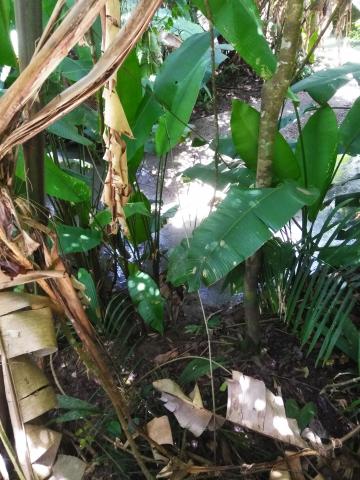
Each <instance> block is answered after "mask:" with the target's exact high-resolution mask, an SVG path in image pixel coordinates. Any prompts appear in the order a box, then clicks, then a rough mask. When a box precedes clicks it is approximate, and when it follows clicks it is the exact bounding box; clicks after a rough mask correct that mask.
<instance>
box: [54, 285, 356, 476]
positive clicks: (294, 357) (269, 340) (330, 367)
mask: <svg viewBox="0 0 360 480" xmlns="http://www.w3.org/2000/svg"><path fill="white" fill-rule="evenodd" d="M206 315H207V316H212V318H214V315H217V316H218V319H217V322H216V327H215V328H213V329H211V331H210V333H211V345H212V357H213V359H215V360H216V361H217V362H219V363H220V364H221V365H223V367H224V368H225V369H227V370H229V371H231V370H232V369H234V370H238V371H241V372H243V373H244V374H246V375H249V376H252V377H254V378H257V379H261V380H263V381H264V382H265V384H266V386H267V387H268V388H269V389H271V390H272V391H273V392H277V391H279V389H281V393H282V396H283V399H284V401H285V402H286V400H289V399H294V400H296V402H297V403H298V405H299V406H300V407H303V406H304V405H305V404H307V403H308V402H313V403H314V404H315V405H316V408H317V415H316V416H315V418H314V419H313V420H312V421H311V424H310V427H311V429H312V430H313V431H314V432H315V433H316V434H317V435H319V437H320V438H321V439H322V441H323V443H324V444H327V443H329V442H330V441H331V439H332V438H340V437H342V436H343V435H344V434H346V433H347V432H349V431H350V430H351V429H352V428H354V425H355V424H356V421H358V420H359V419H357V418H356V417H352V416H351V412H349V411H347V408H348V407H349V406H350V405H351V403H352V402H353V401H354V400H356V399H357V398H358V396H359V391H360V386H359V384H355V386H353V387H352V388H338V389H335V390H334V391H331V389H329V385H333V384H336V382H337V381H343V380H347V379H348V378H350V376H349V377H347V376H346V375H344V372H348V373H349V374H350V373H352V374H354V373H355V365H353V364H352V363H351V361H350V360H349V359H348V358H347V357H345V356H344V355H340V354H337V353H335V354H334V355H333V357H332V359H331V361H329V362H328V363H327V364H326V365H324V366H318V367H315V365H314V363H315V359H316V352H315V353H313V354H312V355H310V356H309V357H306V351H305V350H302V349H301V348H300V345H299V341H298V339H297V338H296V337H294V336H293V335H291V334H289V333H288V332H287V331H286V328H285V326H284V324H283V323H282V322H281V321H280V320H279V319H272V318H266V317H265V318H263V320H262V326H263V341H262V349H261V352H260V353H259V354H257V355H250V354H247V353H246V351H244V348H243V337H244V323H243V309H242V306H241V305H237V306H235V307H232V308H228V309H223V310H221V311H219V312H216V311H215V309H207V311H206ZM127 321H129V322H133V321H134V319H128V320H127ZM203 325H204V320H203V315H202V310H201V308H200V304H199V300H198V298H197V297H196V296H193V295H187V296H186V297H185V300H184V302H183V304H182V305H181V308H180V312H179V315H178V318H177V319H176V320H175V319H172V320H170V319H169V320H168V324H167V329H166V332H165V335H163V336H160V335H157V334H153V333H148V334H144V333H141V331H140V328H139V329H137V330H136V331H135V332H134V334H133V336H132V337H131V338H129V339H128V349H126V348H125V349H124V348H123V347H124V345H121V348H120V350H121V351H128V350H129V349H130V348H131V347H132V346H133V345H134V344H137V347H136V348H135V349H134V350H133V352H132V353H131V354H127V355H126V356H119V355H117V352H119V351H120V350H119V347H120V345H119V346H118V345H117V344H116V343H115V344H108V345H107V348H108V349H109V351H110V352H113V354H112V353H111V359H112V360H113V361H114V363H115V367H116V369H117V372H118V373H119V375H120V377H121V378H122V380H123V382H124V383H126V384H128V387H127V390H128V395H129V405H130V411H131V415H132V419H133V421H136V423H138V424H139V425H140V426H144V425H146V423H147V422H148V421H150V420H151V419H152V418H153V416H162V415H168V416H169V419H170V422H171V426H172V431H173V436H174V441H175V453H176V451H177V448H180V449H181V451H182V452H183V456H184V458H186V459H188V460H189V459H192V460H193V461H194V458H197V456H198V457H199V458H201V459H203V460H204V461H212V459H213V456H214V452H216V457H217V464H218V465H238V464H239V463H243V462H246V463H259V462H266V461H273V460H274V459H276V458H277V457H278V456H279V455H281V454H282V451H283V448H284V447H285V446H284V445H280V444H279V443H278V442H275V441H273V440H272V439H268V438H266V437H264V436H262V435H260V434H257V433H253V432H250V431H247V430H246V429H243V428H241V427H238V426H235V425H233V424H230V423H229V422H226V423H225V425H224V426H223V427H222V428H221V429H220V430H218V432H217V437H216V438H217V448H214V442H213V434H212V433H211V432H205V433H204V434H203V435H202V436H201V437H200V438H198V439H196V438H195V437H193V435H192V434H190V433H189V432H186V431H185V430H183V429H181V428H180V427H179V425H178V423H177V421H176V420H175V418H174V416H173V415H172V414H171V413H170V412H168V411H167V410H166V409H165V408H164V407H163V404H162V402H161V401H160V399H159V397H160V395H159V394H158V393H157V392H155V391H154V389H153V388H152V385H151V383H152V381H154V380H156V379H161V378H170V379H172V380H174V381H176V382H178V383H180V384H181V386H182V388H183V390H184V392H185V393H187V394H188V393H189V392H190V391H191V390H192V389H193V387H194V383H195V381H197V383H198V386H199V388H200V391H201V394H202V397H203V402H204V406H205V408H208V409H211V408H212V400H211V388H210V384H211V382H210V377H209V374H208V373H207V372H205V373H203V374H202V375H199V377H198V378H194V379H192V380H190V381H188V380H187V378H186V377H184V370H185V368H186V367H187V365H189V363H190V362H194V358H195V359H196V358H197V357H202V358H204V359H206V358H208V354H209V351H208V340H207V336H206V333H205V329H204V328H203ZM195 327H198V330H199V331H198V332H197V333H192V332H190V331H189V330H192V331H193V330H194V328H195ZM119 342H120V343H121V339H120V340H119ZM55 360H56V361H55V366H56V372H57V376H58V381H59V383H60V384H61V386H62V387H63V389H64V390H65V392H66V394H67V395H71V396H74V397H77V398H82V399H84V400H87V401H90V402H91V403H94V404H95V405H98V407H99V408H100V409H102V410H103V413H102V414H100V415H97V416H94V417H91V418H90V419H89V420H85V422H84V421H77V422H71V423H70V424H64V425H63V427H64V429H65V432H69V431H71V432H72V434H73V435H74V437H73V438H71V436H70V437H68V445H67V447H65V448H67V450H68V451H69V452H70V453H71V451H73V450H74V449H75V448H76V449H77V450H78V451H77V454H79V446H78V444H79V443H80V444H82V449H80V452H81V454H82V455H83V456H84V458H85V459H86V460H87V461H88V462H89V465H90V467H89V474H88V477H87V478H89V479H90V478H91V479H99V480H100V479H102V478H114V479H117V478H123V477H122V476H119V471H118V469H117V468H116V467H115V464H117V463H119V462H120V464H121V465H124V464H125V465H126V464H127V463H129V462H130V463H129V466H128V468H129V469H130V470H127V472H129V471H131V469H133V471H134V474H131V475H130V476H129V477H128V478H134V479H137V478H139V479H141V478H142V476H141V475H139V474H137V473H135V472H136V466H135V465H134V464H133V462H132V460H131V457H130V458H129V457H128V456H125V455H124V454H123V453H122V452H119V451H117V450H115V449H114V444H111V438H113V437H111V435H110V434H109V433H107V432H106V429H105V433H103V432H104V425H105V424H106V422H108V421H115V417H113V416H112V414H111V409H110V408H109V405H108V401H107V400H106V398H104V396H103V394H102V393H101V391H100V390H99V387H98V385H97V384H96V383H95V382H94V381H92V380H91V379H90V378H89V377H88V375H87V372H86V370H85V369H84V367H83V366H82V364H81V363H80V362H79V361H78V360H77V358H76V354H74V353H73V351H71V350H69V349H66V350H62V351H61V352H60V353H59V354H58V356H57V358H56V359H55ZM340 375H341V376H340ZM228 376H229V375H228V374H227V373H226V372H225V371H224V370H223V369H222V368H216V369H215V370H214V385H215V399H216V407H217V413H218V414H220V415H223V416H225V413H226V402H227V393H226V391H222V390H223V389H222V388H221V386H222V385H223V384H224V381H225V379H226V377H228ZM339 376H340V377H339ZM195 377H196V375H195ZM337 377H339V378H337ZM65 436H66V435H65ZM84 437H85V440H84ZM103 437H106V438H107V439H108V440H109V437H110V443H108V444H106V441H105V442H104V440H101V438H103ZM114 441H115V438H113V442H114ZM99 444H102V447H103V451H102V450H101V449H100V447H99ZM144 447H145V446H144ZM357 448H358V447H357ZM145 451H146V450H145ZM352 451H354V450H352ZM355 451H356V449H355ZM105 452H106V453H105ZM147 455H148V456H149V457H151V452H149V451H148V452H147ZM349 461H350V460H349ZM114 462H115V463H114ZM304 462H305V465H307V467H306V468H308V469H309V470H308V471H309V472H310V471H311V466H310V464H308V463H307V460H306V459H305V460H304ZM354 462H355V464H354V465H353V468H355V467H356V466H357V468H358V467H360V463H359V462H358V463H356V461H355V460H354ZM104 463H105V465H106V466H104ZM194 463H195V464H198V462H197V461H194ZM154 467H155V471H154V473H156V472H158V471H159V470H160V469H161V468H160V466H159V467H156V465H155V466H154ZM326 468H327V470H326V472H327V473H326V476H324V478H325V479H332V478H334V479H340V478H343V477H342V476H341V475H342V474H343V469H341V468H340V467H339V466H334V465H333V464H332V463H331V462H330V464H328V465H327V467H326ZM322 471H325V470H324V469H323V470H322ZM357 471H358V470H357ZM358 472H359V471H358ZM339 475H340V476H339ZM355 475H356V473H355ZM124 478H125V477H124ZM207 478H218V477H215V476H214V477H207ZM221 478H239V476H238V475H237V474H236V475H235V474H234V473H229V474H225V473H223V474H222V477H221ZM252 478H258V479H262V478H266V479H267V478H268V473H267V474H259V475H258V476H253V477H252ZM353 478H354V479H355V478H357V477H356V476H354V477H353Z"/></svg>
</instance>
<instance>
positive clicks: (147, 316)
mask: <svg viewBox="0 0 360 480" xmlns="http://www.w3.org/2000/svg"><path fill="white" fill-rule="evenodd" d="M128 289H129V294H130V297H131V300H132V301H133V302H134V304H135V305H136V308H137V311H138V312H139V315H140V316H141V317H142V319H143V320H144V322H145V323H146V324H147V325H150V326H151V327H152V328H154V329H155V330H157V331H158V332H160V333H163V331H164V304H165V300H164V299H163V298H162V296H161V295H160V290H159V287H158V286H157V285H156V283H155V281H154V280H153V279H152V278H151V277H150V275H148V274H147V273H145V272H136V273H134V274H132V275H130V276H129V278H128Z"/></svg>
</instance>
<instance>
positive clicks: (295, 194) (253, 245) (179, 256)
mask: <svg viewBox="0 0 360 480" xmlns="http://www.w3.org/2000/svg"><path fill="white" fill-rule="evenodd" d="M317 196H318V194H317V192H315V191H314V190H312V191H310V190H305V189H302V188H300V187H298V186H297V185H296V184H294V183H290V182H287V183H284V184H282V185H280V186H278V187H276V188H267V189H248V190H243V189H241V188H239V187H232V188H231V189H230V191H229V193H228V195H227V197H226V198H225V199H224V200H223V201H222V202H221V203H220V204H219V206H218V207H217V210H216V211H214V212H213V213H211V214H210V215H209V217H208V218H206V219H205V220H204V221H203V222H202V223H201V224H200V226H199V227H198V228H196V229H195V230H194V231H193V235H192V237H191V238H190V239H189V246H188V247H187V245H186V243H185V242H183V243H181V244H180V245H179V246H178V247H177V248H176V249H174V251H173V252H172V253H171V255H170V261H169V270H168V279H169V280H170V281H171V282H172V283H173V284H174V285H180V284H182V283H187V284H188V286H189V290H190V291H195V290H197V289H198V288H199V287H200V283H201V280H202V281H203V282H204V283H205V284H206V285H211V284H213V283H215V282H216V281H217V280H220V279H221V278H223V277H224V276H225V275H226V274H227V273H229V272H230V271H231V270H232V269H233V268H234V267H236V265H238V264H240V263H241V262H243V261H244V260H246V258H248V257H249V256H250V255H252V254H253V253H255V252H256V251H257V250H258V249H259V248H260V247H261V246H262V245H263V244H264V243H265V242H267V241H268V240H269V239H270V238H271V237H272V236H273V233H274V232H276V231H278V230H279V229H280V228H281V227H283V226H284V225H285V224H286V222H288V221H289V220H290V219H291V218H292V217H293V215H295V214H296V213H297V211H298V210H300V208H302V207H303V206H304V205H311V204H312V203H313V202H314V201H315V200H316V199H317Z"/></svg>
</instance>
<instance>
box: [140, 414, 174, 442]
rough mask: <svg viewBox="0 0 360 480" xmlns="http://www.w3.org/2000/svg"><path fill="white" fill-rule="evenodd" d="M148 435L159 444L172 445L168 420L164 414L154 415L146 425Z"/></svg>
mask: <svg viewBox="0 0 360 480" xmlns="http://www.w3.org/2000/svg"><path fill="white" fill-rule="evenodd" d="M146 430H147V433H148V435H149V437H150V438H151V439H152V440H154V442H156V443H158V444H159V445H174V441H173V436H172V432H171V427H170V422H169V419H168V417H167V416H166V415H164V416H162V417H155V418H153V419H152V420H151V422H149V423H148V424H147V425H146Z"/></svg>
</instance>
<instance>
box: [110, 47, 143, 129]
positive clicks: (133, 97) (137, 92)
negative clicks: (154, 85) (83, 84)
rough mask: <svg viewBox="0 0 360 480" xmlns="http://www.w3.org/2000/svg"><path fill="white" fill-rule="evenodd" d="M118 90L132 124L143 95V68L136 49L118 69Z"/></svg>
mask: <svg viewBox="0 0 360 480" xmlns="http://www.w3.org/2000/svg"><path fill="white" fill-rule="evenodd" d="M116 91H117V93H118V95H119V98H120V100H121V103H122V106H123V107H124V112H125V114H126V118H127V120H128V122H129V125H130V126H132V123H133V121H134V120H135V117H136V111H137V109H138V107H139V105H140V103H141V100H142V97H143V87H142V84H141V68H140V65H139V62H138V59H137V56H136V49H133V50H132V51H131V53H130V54H129V55H128V56H127V58H126V60H125V62H124V63H123V64H122V66H121V67H120V69H119V70H118V73H117V84H116Z"/></svg>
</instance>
